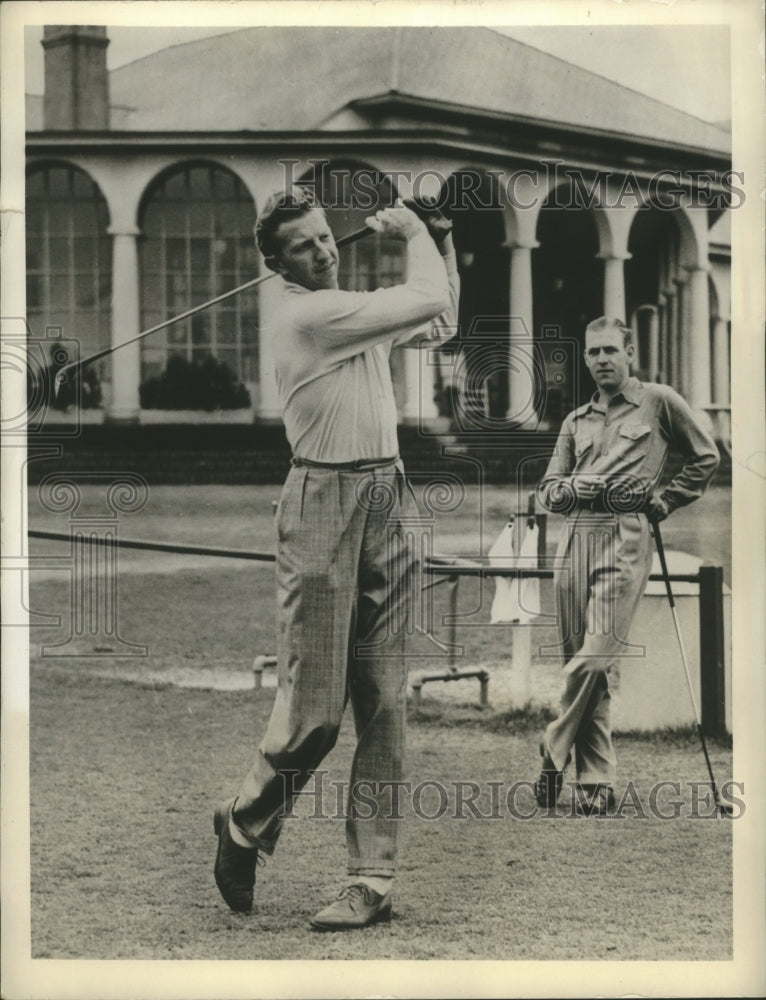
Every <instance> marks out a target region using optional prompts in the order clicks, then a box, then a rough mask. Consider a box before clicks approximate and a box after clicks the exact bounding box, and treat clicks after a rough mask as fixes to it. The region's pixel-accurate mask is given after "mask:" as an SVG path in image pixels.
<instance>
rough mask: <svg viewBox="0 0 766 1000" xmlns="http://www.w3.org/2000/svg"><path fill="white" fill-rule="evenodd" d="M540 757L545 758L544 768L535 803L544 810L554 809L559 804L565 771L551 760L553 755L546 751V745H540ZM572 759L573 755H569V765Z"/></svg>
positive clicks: (536, 790) (537, 787)
mask: <svg viewBox="0 0 766 1000" xmlns="http://www.w3.org/2000/svg"><path fill="white" fill-rule="evenodd" d="M540 756H541V757H542V758H543V766H542V769H541V771H540V777H539V778H538V779H537V781H536V782H535V801H536V802H537V804H538V805H539V806H542V807H543V808H544V809H552V808H553V807H554V806H555V805H556V803H557V802H558V798H559V795H560V794H561V789H562V786H563V784H564V771H559V770H558V769H557V767H556V765H555V764H554V763H553V760H552V759H551V755H550V754H549V753H548V751H547V750H546V749H545V743H540ZM571 759H572V755H571V754H567V760H566V764H565V765H564V769H566V766H567V764H568V763H569V761H570V760H571Z"/></svg>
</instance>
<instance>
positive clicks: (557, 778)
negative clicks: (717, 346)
mask: <svg viewBox="0 0 766 1000" xmlns="http://www.w3.org/2000/svg"><path fill="white" fill-rule="evenodd" d="M631 338H632V331H631V330H630V328H628V327H626V326H625V325H624V323H623V322H622V321H621V320H618V319H612V318H609V317H606V316H602V317H601V318H600V319H596V320H594V321H593V322H592V323H590V324H588V326H587V327H586V330H585V363H586V365H587V366H588V370H589V371H590V373H591V375H592V376H593V379H594V381H595V383H596V386H597V391H596V393H595V394H594V395H593V397H592V398H591V400H590V401H589V402H587V403H586V404H585V405H584V406H581V407H579V408H578V409H576V410H574V411H573V412H572V413H570V414H569V415H568V416H567V417H566V419H565V420H564V423H563V425H562V428H561V432H560V434H559V438H558V441H557V444H556V449H555V452H554V454H553V457H552V458H551V461H550V463H549V465H548V469H547V471H546V474H545V476H544V478H543V480H542V481H541V483H540V486H539V488H538V492H539V496H540V500H541V502H542V503H543V505H544V506H546V507H547V508H548V509H549V510H551V511H553V512H556V513H563V514H566V515H567V523H566V526H565V529H564V533H563V535H562V539H561V543H560V545H559V549H558V553H557V558H556V563H557V569H556V572H555V579H554V589H555V594H556V603H557V611H558V625H559V634H560V640H561V648H562V651H563V654H564V658H565V661H566V665H565V667H564V673H565V675H566V681H565V686H564V691H563V694H562V698H561V711H560V714H559V716H558V718H556V719H554V721H553V722H551V724H550V725H549V726H548V728H547V729H546V731H545V734H544V737H543V741H542V743H541V744H540V753H541V756H542V757H543V765H542V770H541V773H540V777H539V780H538V781H537V783H536V785H535V797H536V799H537V802H538V804H539V805H541V806H544V807H549V808H550V807H553V806H555V804H556V801H557V799H558V796H559V794H560V792H561V789H562V786H563V776H564V770H565V769H566V767H567V765H568V764H569V763H570V762H571V760H572V754H574V766H575V777H576V784H575V796H576V797H575V806H576V807H577V809H578V811H579V812H581V813H582V814H584V815H604V814H607V813H609V812H611V811H613V809H614V804H615V803H614V792H613V788H612V786H613V783H614V776H615V769H616V760H615V753H614V748H613V746H612V730H611V723H610V694H609V683H608V672H609V669H610V668H611V667H612V665H613V664H614V663H615V661H616V660H617V658H618V657H619V656H620V655H621V653H622V652H623V647H624V645H625V643H626V641H627V635H628V630H629V628H630V625H631V622H632V620H633V616H634V614H635V611H636V608H637V606H638V602H639V599H640V598H641V595H642V594H643V592H644V588H645V587H646V582H647V580H648V578H649V571H650V567H651V564H652V540H651V533H650V531H651V529H650V522H653V521H654V522H659V521H662V520H664V518H666V517H667V516H668V514H670V513H671V512H672V511H673V510H675V509H676V508H677V507H682V506H684V505H685V504H689V503H692V501H694V500H697V499H698V498H699V497H701V496H702V494H703V493H704V491H705V489H706V488H707V486H708V484H709V482H710V480H711V479H712V477H713V475H714V473H715V471H716V468H717V467H718V462H719V455H718V451H717V449H716V446H715V444H714V443H713V440H712V439H711V437H710V436H709V435H708V434H707V432H706V431H705V430H704V429H703V428H702V427H701V426H700V424H699V422H698V421H697V419H696V417H695V416H694V414H693V413H692V411H691V409H690V408H689V406H688V404H687V403H686V402H685V401H684V400H683V399H682V398H681V397H680V396H679V395H678V393H677V392H675V391H674V390H673V389H671V388H670V387H669V386H666V385H659V384H655V383H642V382H640V381H639V380H638V379H637V378H634V377H632V376H631V374H630V365H631V361H632V360H633V356H634V347H633V344H632V341H631ZM670 448H673V449H675V450H676V451H677V452H679V453H680V455H681V456H682V458H683V459H684V465H683V467H682V468H681V470H680V472H679V473H678V475H676V476H675V477H674V478H673V480H672V481H671V482H670V483H669V484H668V485H667V486H666V487H665V488H664V489H663V490H662V491H661V492H660V493H659V494H657V493H655V492H654V491H655V490H656V489H657V487H658V484H659V481H660V477H661V475H662V470H663V467H664V465H665V459H666V457H667V454H668V450H669V449H670Z"/></svg>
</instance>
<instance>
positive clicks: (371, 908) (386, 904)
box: [310, 882, 391, 931]
mask: <svg viewBox="0 0 766 1000" xmlns="http://www.w3.org/2000/svg"><path fill="white" fill-rule="evenodd" d="M390 919H391V892H390V891H389V892H387V893H386V894H385V896H381V894H380V893H379V892H375V890H374V889H371V888H370V886H369V885H365V884H364V883H363V882H355V883H354V884H353V885H347V886H346V888H345V889H343V891H342V892H341V893H340V895H339V896H338V898H337V899H336V900H335V902H334V903H330V905H329V906H326V907H325V908H324V909H323V910H320V911H319V913H317V914H316V916H314V917H313V918H312V919H311V921H310V923H311V926H312V927H313V928H314V930H317V931H347V930H354V929H355V928H358V927H369V926H370V924H377V923H380V922H381V921H384V920H390Z"/></svg>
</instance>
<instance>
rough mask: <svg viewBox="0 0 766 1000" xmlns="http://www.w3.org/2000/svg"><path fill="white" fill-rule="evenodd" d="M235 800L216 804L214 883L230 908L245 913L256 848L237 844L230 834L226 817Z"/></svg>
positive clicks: (250, 900) (250, 894)
mask: <svg viewBox="0 0 766 1000" xmlns="http://www.w3.org/2000/svg"><path fill="white" fill-rule="evenodd" d="M233 805H234V799H232V800H231V802H226V803H225V804H224V805H222V806H219V807H218V808H217V809H216V811H215V814H214V817H213V829H214V830H215V833H216V836H217V837H218V852H217V853H216V856H215V869H214V871H215V882H216V885H217V886H218V888H219V890H220V892H221V895H222V896H223V898H224V899H225V900H226V902H227V903H228V904H229V906H230V907H231V909H232V910H236V911H237V913H247V912H249V911H250V910H252V908H253V889H254V888H255V866H256V864H257V863H258V848H257V847H240V845H239V844H237V843H236V842H235V841H234V840H232V837H231V834H230V833H229V817H230V816H231V810H232V806H233Z"/></svg>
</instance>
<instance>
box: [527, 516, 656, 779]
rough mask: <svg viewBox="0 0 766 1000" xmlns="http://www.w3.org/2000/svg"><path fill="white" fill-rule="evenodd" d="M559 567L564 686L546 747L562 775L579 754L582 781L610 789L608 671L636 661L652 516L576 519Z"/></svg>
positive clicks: (566, 537)
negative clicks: (632, 641) (633, 638)
mask: <svg viewBox="0 0 766 1000" xmlns="http://www.w3.org/2000/svg"><path fill="white" fill-rule="evenodd" d="M556 562H557V567H558V568H557V569H556V572H555V574H554V590H555V593H556V603H557V606H558V616H559V618H558V620H559V634H560V638H561V648H562V652H563V654H564V657H565V659H566V665H565V667H564V673H565V675H566V680H565V686H564V692H563V694H562V697H561V711H560V713H559V715H558V717H557V718H556V719H554V720H553V722H551V724H550V725H549V726H548V728H547V729H546V731H545V744H546V746H547V747H548V751H549V753H550V755H551V759H552V760H553V762H554V764H555V765H556V767H557V768H558V769H559V770H563V769H564V766H565V764H566V761H567V757H568V755H569V754H570V752H571V751H572V750H574V763H575V769H576V775H577V781H578V782H579V783H581V784H585V785H596V784H612V783H613V782H614V778H615V772H616V758H615V753H614V747H613V745H612V727H611V718H610V715H611V712H610V709H611V705H610V702H611V695H610V693H609V681H608V671H609V669H610V668H611V667H612V666H613V665H614V663H615V662H616V661H617V659H618V658H619V657H621V656H627V655H631V653H633V655H635V649H632V648H631V647H630V646H629V644H628V638H627V637H628V632H629V630H630V626H631V623H632V621H633V618H634V616H635V613H636V609H637V607H638V602H639V600H640V599H641V595H642V594H643V592H644V589H645V588H646V582H647V580H648V579H649V571H650V569H651V565H652V546H651V533H650V527H649V522H648V520H647V518H646V515H645V514H635V513H630V514H594V513H592V512H589V511H580V512H577V513H575V514H573V515H571V516H570V517H569V519H568V520H567V524H566V528H565V531H564V534H563V536H562V539H561V543H560V545H559V550H558V552H557V557H556Z"/></svg>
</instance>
